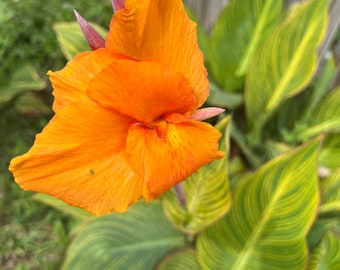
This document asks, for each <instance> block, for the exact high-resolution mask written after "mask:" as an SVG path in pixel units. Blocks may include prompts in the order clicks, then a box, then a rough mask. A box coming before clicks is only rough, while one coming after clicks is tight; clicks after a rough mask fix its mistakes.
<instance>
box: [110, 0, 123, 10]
mask: <svg viewBox="0 0 340 270" xmlns="http://www.w3.org/2000/svg"><path fill="white" fill-rule="evenodd" d="M111 2H112V7H113V10H114V12H117V11H119V10H121V9H123V8H124V2H125V0H111Z"/></svg>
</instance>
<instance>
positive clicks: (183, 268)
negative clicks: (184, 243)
mask: <svg viewBox="0 0 340 270" xmlns="http://www.w3.org/2000/svg"><path fill="white" fill-rule="evenodd" d="M174 269H176V270H189V269H190V270H200V269H201V268H200V266H199V264H198V262H197V260H196V252H195V251H194V250H193V249H180V250H177V251H175V252H173V253H170V254H168V255H167V256H166V257H165V258H164V260H162V261H161V262H160V264H159V265H158V267H157V268H156V270H174Z"/></svg>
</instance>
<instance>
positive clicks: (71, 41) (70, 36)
mask: <svg viewBox="0 0 340 270" xmlns="http://www.w3.org/2000/svg"><path fill="white" fill-rule="evenodd" d="M91 25H92V26H93V27H94V28H95V29H96V30H97V31H98V33H99V34H100V35H101V36H102V37H104V38H105V36H106V34H107V30H105V29H104V28H102V27H101V26H99V25H97V24H95V23H91ZM53 29H54V32H55V33H56V35H57V39H58V42H59V46H60V48H61V50H62V51H63V53H64V55H65V57H66V59H67V60H71V59H72V58H73V57H74V56H76V55H77V54H78V53H81V52H84V51H91V49H90V47H89V45H88V44H87V42H86V40H85V37H84V35H83V32H82V31H81V29H80V27H79V24H78V23H77V22H59V23H56V24H54V26H53Z"/></svg>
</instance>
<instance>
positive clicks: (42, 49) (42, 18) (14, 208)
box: [0, 0, 112, 270]
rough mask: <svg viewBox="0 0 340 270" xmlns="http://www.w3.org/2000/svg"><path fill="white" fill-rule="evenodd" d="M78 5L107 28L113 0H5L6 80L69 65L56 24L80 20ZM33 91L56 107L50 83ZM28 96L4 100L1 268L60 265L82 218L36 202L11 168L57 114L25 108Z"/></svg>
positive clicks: (0, 16) (0, 71) (1, 55)
mask: <svg viewBox="0 0 340 270" xmlns="http://www.w3.org/2000/svg"><path fill="white" fill-rule="evenodd" d="M73 9H76V10H77V11H78V12H79V13H80V14H81V15H82V16H83V17H84V18H86V19H87V20H89V21H94V22H96V23H99V24H101V25H103V26H105V27H108V25H109V22H110V19H111V15H112V7H111V1H110V0H100V1H96V2H89V1H87V0H74V1H69V0H58V1H54V2H49V3H48V4H46V1H44V0H27V1H0V25H2V26H3V27H2V28H0V36H1V37H2V39H1V40H0V60H2V65H1V67H0V84H2V83H5V82H6V80H8V79H10V78H11V76H10V75H11V74H12V72H14V71H15V70H16V69H17V68H18V67H20V66H23V65H24V64H25V63H30V64H32V65H33V66H34V67H35V68H36V69H37V71H38V73H39V74H40V76H41V77H42V78H44V79H46V80H47V78H46V71H47V70H49V69H51V70H58V69H60V68H62V67H63V66H64V65H65V62H66V60H65V58H64V56H63V55H62V52H61V50H60V49H59V45H58V42H57V38H56V36H55V33H54V32H53V30H52V27H53V24H54V23H55V22H59V21H75V18H74V14H73ZM37 10H39V12H37ZM18 59H20V61H18ZM29 94H32V95H34V96H37V97H38V100H41V103H42V104H44V105H46V108H51V103H52V95H51V87H50V85H49V87H48V88H47V89H45V90H44V91H41V92H39V93H29ZM23 97H24V95H21V96H19V97H16V98H15V99H14V100H12V101H11V102H10V103H8V104H6V105H5V106H2V105H3V104H1V105H0V269H5V270H6V269H11V270H13V269H14V270H16V269H30V270H31V269H33V270H34V269H39V270H40V269H59V268H60V265H61V263H62V260H63V256H64V254H65V250H66V248H67V245H68V243H69V237H68V236H69V233H70V231H71V230H72V228H74V225H75V222H76V221H75V220H74V219H72V218H70V217H69V216H67V215H66V214H63V213H60V212H59V211H58V210H55V209H53V208H50V207H48V206H46V205H44V204H43V203H41V202H38V201H35V200H34V199H33V197H32V194H33V193H31V192H25V191H23V190H22V189H20V187H18V186H17V184H16V183H15V182H14V181H13V177H12V175H11V174H10V172H8V165H9V162H10V160H11V159H12V158H13V157H15V156H18V155H21V154H23V153H25V152H26V151H27V150H28V149H29V148H30V147H31V146H32V144H33V141H34V137H35V134H36V133H38V132H40V131H41V129H42V128H43V127H44V126H45V125H46V123H47V122H48V120H49V119H50V118H51V116H52V114H51V112H50V113H49V109H48V110H47V111H46V110H45V109H42V108H40V109H39V108H38V107H35V108H34V106H35V105H34V104H30V107H29V110H27V108H26V109H25V108H23V107H21V108H20V106H23V104H22V102H18V101H20V99H21V98H23ZM34 100H36V99H34ZM20 104H21V105H20ZM1 106H2V107H1ZM27 112H28V113H27Z"/></svg>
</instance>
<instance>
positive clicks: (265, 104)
mask: <svg viewBox="0 0 340 270" xmlns="http://www.w3.org/2000/svg"><path fill="white" fill-rule="evenodd" d="M327 7H328V1H327V0H309V1H303V2H302V3H301V4H296V5H294V6H293V8H291V10H290V12H289V14H288V16H287V17H286V19H285V20H284V21H283V22H282V23H281V24H280V25H279V26H278V27H277V28H276V29H275V31H274V32H273V33H272V35H271V36H270V37H269V38H268V39H267V40H266V41H265V43H264V44H263V46H261V48H260V49H259V50H258V51H257V53H256V55H255V56H254V58H253V59H252V61H251V63H250V66H249V70H248V72H247V76H246V88H245V105H246V113H247V118H248V121H249V124H250V126H251V128H252V130H253V136H254V138H253V139H255V140H256V139H258V137H259V134H260V132H261V127H262V126H263V124H264V123H265V122H266V121H267V120H268V118H269V116H270V115H271V114H272V113H273V112H274V111H275V110H276V109H277V108H278V107H279V105H280V104H281V102H282V101H283V100H285V99H287V98H289V97H291V96H294V95H296V94H297V93H299V92H301V91H302V90H303V89H304V88H305V87H306V85H307V84H308V83H309V82H310V80H311V79H312V77H313V74H314V72H315V70H316V65H317V61H316V50H317V48H318V46H319V45H320V43H321V41H322V38H323V36H324V33H325V29H326V22H327Z"/></svg>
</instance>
